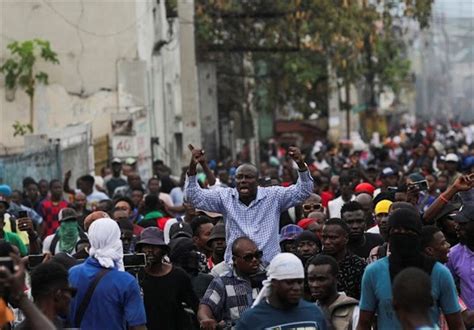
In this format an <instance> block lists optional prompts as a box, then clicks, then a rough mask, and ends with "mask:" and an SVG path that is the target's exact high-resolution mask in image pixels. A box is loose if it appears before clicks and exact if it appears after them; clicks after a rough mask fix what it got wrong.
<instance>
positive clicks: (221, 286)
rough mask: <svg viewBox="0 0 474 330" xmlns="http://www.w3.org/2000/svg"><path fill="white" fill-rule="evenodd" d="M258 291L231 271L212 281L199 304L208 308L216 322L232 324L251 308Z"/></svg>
mask: <svg viewBox="0 0 474 330" xmlns="http://www.w3.org/2000/svg"><path fill="white" fill-rule="evenodd" d="M258 291H259V290H258V289H257V288H252V287H251V286H250V282H249V281H247V280H245V279H243V278H241V277H239V276H238V275H237V274H236V273H235V271H232V270H231V271H229V272H227V273H226V274H224V275H222V276H219V277H216V278H214V279H213V280H212V282H211V283H210V284H209V286H208V287H207V290H206V293H205V294H204V297H202V299H201V304H203V305H207V306H209V308H210V309H211V311H212V314H213V315H214V317H215V318H216V320H217V321H221V320H223V321H225V322H229V323H234V322H236V321H237V320H238V319H239V318H240V316H241V315H242V313H243V312H245V311H246V310H247V309H248V308H250V306H252V303H253V301H254V300H255V298H257V296H258Z"/></svg>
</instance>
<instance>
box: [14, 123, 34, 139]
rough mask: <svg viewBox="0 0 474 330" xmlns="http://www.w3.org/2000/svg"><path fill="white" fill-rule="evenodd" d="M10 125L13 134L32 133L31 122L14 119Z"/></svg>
mask: <svg viewBox="0 0 474 330" xmlns="http://www.w3.org/2000/svg"><path fill="white" fill-rule="evenodd" d="M12 126H13V129H14V131H13V136H17V135H20V136H23V135H26V134H28V133H33V126H32V125H31V124H22V123H20V122H19V121H18V120H16V121H15V123H14V124H13V125H12Z"/></svg>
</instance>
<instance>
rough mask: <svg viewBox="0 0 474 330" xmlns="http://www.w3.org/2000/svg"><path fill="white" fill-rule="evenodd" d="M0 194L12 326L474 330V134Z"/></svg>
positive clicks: (408, 130)
mask: <svg viewBox="0 0 474 330" xmlns="http://www.w3.org/2000/svg"><path fill="white" fill-rule="evenodd" d="M302 147H303V148H301V149H300V148H298V147H295V146H287V145H285V144H278V143H277V142H276V141H275V140H270V141H269V142H268V144H267V145H266V146H265V147H264V148H262V150H261V155H260V158H261V160H262V161H261V163H260V164H257V165H258V166H256V165H252V164H250V163H249V162H247V159H246V155H245V154H241V155H239V159H237V160H231V159H224V160H222V161H214V160H208V159H207V157H206V153H205V151H204V150H202V149H199V148H197V147H194V146H192V145H189V149H190V158H191V160H190V163H189V166H187V167H185V168H183V169H182V171H181V176H180V177H174V176H173V171H172V170H171V168H170V167H168V166H167V165H165V164H164V163H163V162H162V161H159V160H157V161H155V162H154V163H153V177H152V178H149V179H148V180H147V181H146V182H144V180H143V179H144V178H142V177H141V176H140V175H139V173H138V171H137V164H136V161H135V160H133V159H127V160H125V161H123V160H121V159H118V158H114V159H113V160H112V161H111V164H110V168H105V169H104V170H103V171H102V173H101V175H100V176H98V177H94V176H92V175H89V174H85V175H83V176H81V177H79V178H78V179H77V181H76V186H75V187H72V186H71V182H70V181H71V171H68V172H67V173H66V174H65V176H64V178H61V179H52V180H45V179H44V178H31V177H26V178H24V180H23V185H22V187H10V186H8V185H6V184H2V185H0V325H1V326H2V328H5V329H17V328H18V329H64V328H82V329H146V328H148V329H242V330H243V329H318V330H319V329H358V330H363V329H456V330H458V329H474V125H472V126H468V125H464V126H462V125H459V124H455V123H449V124H445V125H434V124H433V125H428V124H426V125H415V126H404V127H401V128H399V129H397V130H396V131H393V132H392V133H391V135H390V137H389V138H387V139H386V140H384V141H372V142H371V143H369V144H365V143H360V142H357V143H356V142H353V141H340V143H338V144H331V143H329V142H327V141H316V142H315V143H314V145H311V146H302Z"/></svg>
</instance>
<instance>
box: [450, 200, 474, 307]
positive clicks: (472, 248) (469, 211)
mask: <svg viewBox="0 0 474 330" xmlns="http://www.w3.org/2000/svg"><path fill="white" fill-rule="evenodd" d="M454 220H455V221H456V222H457V224H458V230H457V231H458V236H459V244H457V245H455V246H453V247H452V248H451V251H450V252H449V258H448V262H447V264H446V266H447V267H448V268H449V270H450V271H451V274H453V276H454V278H455V279H456V280H458V281H459V284H460V288H461V298H462V299H463V301H464V302H465V303H466V306H467V307H468V308H469V309H474V204H465V205H463V206H462V208H461V210H460V211H459V212H458V213H457V214H456V215H455V216H454Z"/></svg>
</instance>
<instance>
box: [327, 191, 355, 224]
mask: <svg viewBox="0 0 474 330" xmlns="http://www.w3.org/2000/svg"><path fill="white" fill-rule="evenodd" d="M353 200H355V196H354V195H352V197H351V201H353ZM345 203H346V202H344V201H343V200H342V196H339V197H338V198H336V199H333V200H332V201H329V203H328V210H329V218H340V217H341V208H342V206H343V205H344V204H345Z"/></svg>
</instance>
